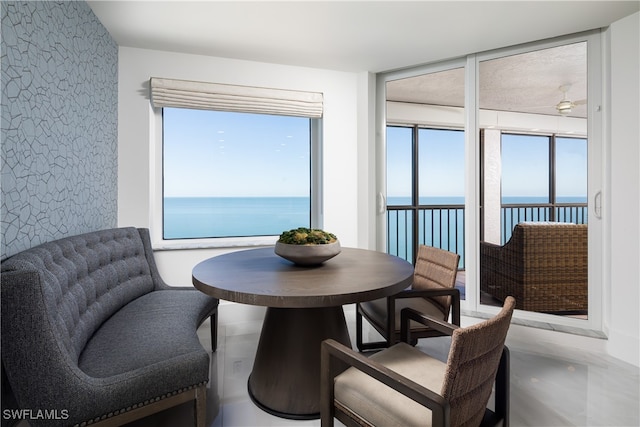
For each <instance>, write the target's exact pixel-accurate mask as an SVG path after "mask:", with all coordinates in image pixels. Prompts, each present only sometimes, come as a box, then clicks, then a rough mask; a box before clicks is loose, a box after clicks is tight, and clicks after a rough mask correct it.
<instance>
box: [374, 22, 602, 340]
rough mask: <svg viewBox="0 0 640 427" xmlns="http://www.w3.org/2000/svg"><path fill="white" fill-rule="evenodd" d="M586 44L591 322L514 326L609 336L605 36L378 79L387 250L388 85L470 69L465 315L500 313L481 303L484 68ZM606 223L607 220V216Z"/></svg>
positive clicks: (553, 319)
mask: <svg viewBox="0 0 640 427" xmlns="http://www.w3.org/2000/svg"><path fill="white" fill-rule="evenodd" d="M578 42H586V43H587V90H588V97H587V98H588V101H587V111H588V113H587V138H588V149H587V150H588V151H587V152H588V181H589V182H588V188H587V201H588V209H589V231H588V240H589V255H588V257H589V258H588V263H589V267H588V276H589V282H588V293H589V297H588V298H589V314H588V319H586V320H584V319H575V318H570V317H566V316H557V315H553V314H544V313H535V312H526V311H521V310H517V311H516V313H515V314H514V322H516V323H521V324H526V325H530V326H534V327H540V328H551V329H554V330H559V331H564V332H569V333H576V334H582V335H593V336H600V337H604V336H605V334H604V333H603V329H604V325H603V311H604V309H605V307H606V300H607V292H606V289H605V287H604V283H603V280H602V278H603V272H604V271H603V269H604V268H605V266H606V263H605V261H606V260H605V251H604V246H603V242H604V240H603V233H604V229H605V224H604V221H603V217H602V209H601V205H600V203H601V200H602V199H603V197H602V189H603V188H605V186H604V184H605V183H604V180H605V175H604V173H605V171H606V170H607V169H606V165H607V161H608V156H607V151H606V149H605V146H604V143H603V141H604V140H605V136H606V135H605V132H606V123H605V118H604V117H603V110H604V108H603V106H604V103H605V93H606V87H605V86H604V83H603V82H604V79H603V76H604V74H605V73H606V67H605V65H604V64H606V58H605V57H604V55H603V52H602V47H601V46H602V43H603V41H602V33H601V31H600V30H594V31H589V32H585V33H580V34H574V35H570V36H564V37H558V38H554V39H550V40H543V41H539V42H533V43H527V44H523V45H518V46H513V47H508V48H502V49H496V50H492V51H488V52H482V53H476V54H471V55H467V56H465V57H463V58H457V59H453V60H448V61H443V62H438V63H433V64H425V65H421V66H417V67H413V68H407V69H403V70H397V71H390V72H387V73H380V74H378V75H377V76H376V77H377V78H376V159H377V160H376V171H377V172H376V188H377V194H378V201H377V215H376V218H377V221H376V247H377V249H378V250H381V251H385V250H386V210H385V206H386V190H385V189H386V163H385V157H386V138H385V135H386V125H387V117H386V83H387V82H389V81H393V80H398V79H403V78H409V77H415V76H418V75H422V74H430V73H435V72H439V71H445V70H449V69H453V68H461V67H464V68H465V88H464V90H465V112H464V130H465V171H466V176H465V223H466V224H467V225H466V231H465V234H466V235H465V254H466V285H465V286H466V299H465V300H463V301H461V308H462V310H463V312H464V314H466V315H471V316H478V317H489V316H492V315H494V314H495V313H497V311H498V307H492V306H487V305H483V304H480V299H479V287H480V286H479V261H480V260H479V243H480V210H479V206H480V184H481V181H480V178H481V177H480V167H479V165H480V126H479V99H478V94H479V72H478V71H479V64H480V62H481V61H487V60H491V59H496V58H500V57H504V56H510V55H517V54H521V53H526V52H530V51H534V50H542V49H548V48H553V47H557V46H562V45H566V44H572V43H578ZM605 220H606V218H605Z"/></svg>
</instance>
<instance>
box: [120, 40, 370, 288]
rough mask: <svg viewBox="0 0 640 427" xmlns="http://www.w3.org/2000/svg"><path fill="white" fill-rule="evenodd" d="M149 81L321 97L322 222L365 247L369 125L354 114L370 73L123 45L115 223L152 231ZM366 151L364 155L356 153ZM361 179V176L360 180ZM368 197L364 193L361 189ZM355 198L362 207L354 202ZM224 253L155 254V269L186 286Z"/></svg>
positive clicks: (366, 90) (365, 99)
mask: <svg viewBox="0 0 640 427" xmlns="http://www.w3.org/2000/svg"><path fill="white" fill-rule="evenodd" d="M150 77H168V78H175V79H185V80H198V81H209V82H216V83H228V84H237V85H252V86H261V87H274V88H282V89H292V90H306V91H314V92H322V93H323V94H324V117H323V164H324V180H323V192H324V224H323V228H325V229H327V230H329V231H331V232H333V233H335V234H336V235H338V237H339V238H340V241H341V243H342V244H343V245H344V246H353V247H368V246H369V242H368V240H369V238H368V236H367V235H362V236H359V232H358V230H369V229H371V228H372V227H373V225H369V224H367V223H366V222H367V218H368V213H367V212H366V209H367V203H363V202H366V199H367V197H366V196H365V197H364V198H363V197H362V191H363V189H362V188H361V187H362V185H363V184H365V183H366V182H368V179H367V178H366V177H367V176H368V175H369V173H370V171H368V170H367V169H368V167H369V162H370V161H371V162H372V161H373V160H372V159H371V160H366V161H362V160H360V159H361V158H362V156H364V157H365V158H368V152H367V151H366V150H367V149H368V145H369V143H368V139H369V138H370V136H369V133H368V131H367V129H366V127H367V126H369V124H370V123H368V120H367V118H366V116H365V117H364V118H363V117H362V116H360V115H359V113H358V112H359V111H361V110H362V106H363V105H367V103H368V97H369V96H370V90H369V87H370V85H369V84H368V80H369V79H370V78H371V77H370V76H369V75H368V74H367V73H363V74H357V73H346V72H336V71H328V70H320V69H311V68H302V67H291V66H283V65H274V64H265V63H257V62H251V61H239V60H230V59H224V58H214V57H206V56H199V55H188V54H179V53H170V52H161V51H152V50H143V49H134V48H128V47H120V52H119V92H118V95H119V97H118V106H119V112H118V121H119V123H118V138H119V147H118V159H119V164H118V225H119V226H136V227H151V224H152V222H151V220H150V217H151V206H152V204H151V201H150V199H151V194H150V190H149V189H150V179H151V177H154V178H153V179H159V178H158V177H156V176H155V175H154V174H153V168H152V166H151V159H150V158H151V154H152V150H151V144H152V141H151V134H152V131H151V130H150V129H151V128H152V127H153V125H154V123H153V120H154V119H153V114H152V110H151V108H150V103H149V94H148V81H149V78H150ZM360 151H364V152H360ZM359 176H363V177H365V178H364V179H360V180H359ZM364 191H365V194H366V193H367V192H366V190H364ZM359 198H360V202H359ZM228 250H229V249H225V250H222V249H218V250H213V249H199V250H179V251H176V250H174V251H160V252H157V253H156V258H157V261H158V265H159V269H160V271H161V274H162V275H163V277H164V278H165V280H166V281H167V282H168V283H169V284H172V285H180V284H182V285H188V284H190V283H191V269H192V268H193V266H194V265H195V264H196V263H197V262H199V261H200V260H203V259H206V258H208V257H210V256H213V255H215V254H219V253H221V252H222V251H228Z"/></svg>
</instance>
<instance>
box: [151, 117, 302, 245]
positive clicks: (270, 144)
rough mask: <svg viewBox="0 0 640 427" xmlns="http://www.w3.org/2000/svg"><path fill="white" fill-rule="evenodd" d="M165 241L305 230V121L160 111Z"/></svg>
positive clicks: (300, 119)
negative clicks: (293, 229) (161, 118)
mask: <svg viewBox="0 0 640 427" xmlns="http://www.w3.org/2000/svg"><path fill="white" fill-rule="evenodd" d="M163 136H164V138H163V174H164V176H163V178H164V183H163V193H164V194H163V199H164V238H165V239H178V238H208V237H243V236H265V235H279V234H280V233H281V232H282V231H284V230H287V229H291V228H295V227H301V226H304V227H309V226H310V119H308V118H300V117H285V116H271V115H263V114H247V113H232V112H219V111H204V110H188V109H180V108H164V110H163Z"/></svg>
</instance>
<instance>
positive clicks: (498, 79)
mask: <svg viewBox="0 0 640 427" xmlns="http://www.w3.org/2000/svg"><path fill="white" fill-rule="evenodd" d="M586 47H587V46H586V43H585V42H581V43H573V44H569V45H563V46H558V47H554V48H550V49H543V50H537V51H532V52H527V53H523V54H519V55H512V56H505V57H501V58H497V59H492V60H488V61H482V62H480V65H479V67H478V76H479V80H478V81H479V94H478V103H479V105H480V108H481V109H487V110H498V111H513V112H520V113H531V114H547V115H558V114H559V112H558V110H557V108H556V105H557V104H558V103H559V102H560V101H562V100H567V101H571V102H573V103H575V104H577V105H575V106H573V108H571V109H570V111H569V112H568V113H567V114H565V115H566V116H569V117H586V116H587V106H586V100H587V49H586ZM464 87H465V86H464V69H463V68H457V69H452V70H448V71H441V72H437V73H433V74H424V75H420V76H417V77H411V78H405V79H401V80H395V81H391V82H389V83H387V99H388V100H390V101H399V102H409V103H418V104H430V105H440V106H449V107H464Z"/></svg>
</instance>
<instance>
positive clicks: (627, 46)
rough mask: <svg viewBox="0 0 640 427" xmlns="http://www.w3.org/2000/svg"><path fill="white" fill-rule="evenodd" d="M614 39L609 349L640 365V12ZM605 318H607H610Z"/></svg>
mask: <svg viewBox="0 0 640 427" xmlns="http://www.w3.org/2000/svg"><path fill="white" fill-rule="evenodd" d="M608 32H609V37H610V41H611V79H610V81H611V87H610V90H611V111H610V115H609V120H610V125H611V126H610V129H611V133H610V147H609V149H610V166H611V167H610V174H609V177H610V179H609V197H607V198H606V201H607V202H608V204H609V206H607V207H606V210H605V213H608V214H609V217H610V221H608V224H610V229H609V230H610V232H609V239H608V243H607V245H608V246H609V247H610V251H611V252H610V254H611V258H610V268H609V272H610V274H609V277H607V278H605V281H608V282H609V283H610V288H609V294H608V299H609V301H610V307H609V316H606V317H608V318H609V324H608V326H609V341H608V350H609V352H610V353H611V354H612V355H613V356H615V357H618V358H620V359H623V360H625V361H627V362H629V363H633V364H635V365H637V366H640V351H639V347H640V338H639V337H640V317H639V313H640V310H639V305H640V292H639V287H640V172H639V170H640V167H639V166H640V148H639V145H640V125H639V122H640V119H639V118H640V98H639V95H640V84H639V83H640V82H639V80H640V78H639V75H638V70H640V13H636V14H634V15H631V16H628V17H626V18H624V19H621V20H620V21H617V22H615V23H614V24H613V25H611V27H610V28H609V30H608ZM606 317H605V318H606Z"/></svg>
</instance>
